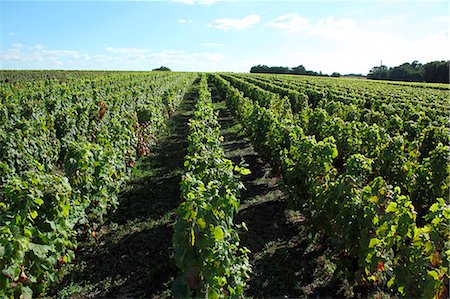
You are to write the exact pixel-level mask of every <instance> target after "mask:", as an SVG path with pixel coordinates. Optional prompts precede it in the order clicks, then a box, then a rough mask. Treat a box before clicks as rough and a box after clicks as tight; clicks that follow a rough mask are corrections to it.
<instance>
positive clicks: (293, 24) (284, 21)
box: [267, 13, 311, 31]
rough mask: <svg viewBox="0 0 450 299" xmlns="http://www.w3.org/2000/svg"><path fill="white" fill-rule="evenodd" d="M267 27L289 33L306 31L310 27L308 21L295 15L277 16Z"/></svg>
mask: <svg viewBox="0 0 450 299" xmlns="http://www.w3.org/2000/svg"><path fill="white" fill-rule="evenodd" d="M267 26H268V27H273V28H277V29H286V30H291V31H300V30H308V29H309V28H310V27H311V25H310V24H309V21H308V19H306V18H303V17H301V16H299V15H298V14H296V13H290V14H287V15H283V16H279V17H277V18H275V19H274V20H273V21H270V22H268V23H267Z"/></svg>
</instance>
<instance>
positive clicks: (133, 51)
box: [106, 47, 150, 54]
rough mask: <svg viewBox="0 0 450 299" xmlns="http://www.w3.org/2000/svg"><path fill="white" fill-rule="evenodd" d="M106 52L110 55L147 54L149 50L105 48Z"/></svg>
mask: <svg viewBox="0 0 450 299" xmlns="http://www.w3.org/2000/svg"><path fill="white" fill-rule="evenodd" d="M106 51H108V52H111V53H119V54H143V53H148V52H150V50H148V49H139V48H113V47H107V48H106Z"/></svg>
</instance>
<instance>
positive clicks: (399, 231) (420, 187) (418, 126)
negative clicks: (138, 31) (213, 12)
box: [0, 71, 450, 298]
mask: <svg viewBox="0 0 450 299" xmlns="http://www.w3.org/2000/svg"><path fill="white" fill-rule="evenodd" d="M449 92H450V87H449V85H448V84H425V83H399V82H395V83H391V82H384V81H377V82H372V81H366V80H357V79H346V78H344V79H338V78H323V77H309V76H292V75H270V74H264V75H263V74H259V75H258V74H231V73H209V74H205V73H200V74H197V73H176V72H151V73H149V72H81V71H73V72H67V71H33V72H31V71H30V72H27V71H1V72H0V120H1V122H0V137H1V138H0V271H1V274H0V298H18V297H21V296H22V297H24V298H31V297H33V298H34V297H52V298H60V297H73V298H84V297H89V298H93V297H102V298H104V297H108V298H110V297H146V298H161V297H176V298H188V297H205V298H206V297H207V298H241V297H243V296H245V297H255V298H260V297H324V296H325V297H358V296H359V297H370V296H376V297H380V296H381V297H383V296H384V297H406V298H419V297H420V298H446V297H447V296H448V290H449V285H448V282H449V260H450V224H449V223H450V205H449V202H448V201H449V192H450V190H449V187H450V163H449V156H450V146H449V144H450V143H449V142H450V129H449V111H450V102H449V100H448V99H449Z"/></svg>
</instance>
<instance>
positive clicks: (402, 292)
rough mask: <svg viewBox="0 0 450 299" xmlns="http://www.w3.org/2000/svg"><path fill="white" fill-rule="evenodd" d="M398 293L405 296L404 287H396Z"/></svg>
mask: <svg viewBox="0 0 450 299" xmlns="http://www.w3.org/2000/svg"><path fill="white" fill-rule="evenodd" d="M398 292H399V293H400V294H402V295H405V287H404V286H401V287H398Z"/></svg>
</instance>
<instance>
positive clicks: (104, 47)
mask: <svg viewBox="0 0 450 299" xmlns="http://www.w3.org/2000/svg"><path fill="white" fill-rule="evenodd" d="M449 15H450V7H449V1H417V0H416V1H395V0H385V1H367V0H359V1H338V0H326V1H325V0H316V1H303V0H298V1H274V0H272V1H251V0H247V1H232V0H228V1H227V0H223V1H220V0H219V1H217V0H167V1H95V2H92V1H20V0H18V1H4V0H0V69H78V70H85V69H88V70H151V69H153V68H156V67H159V66H167V67H169V68H170V69H172V70H174V71H233V72H249V70H250V68H251V67H252V66H254V65H257V64H266V65H269V66H288V67H295V66H298V65H303V66H305V68H306V69H308V70H313V71H317V72H319V71H321V72H323V73H327V74H331V73H332V72H339V73H341V74H348V73H361V74H367V73H368V72H369V70H370V69H371V68H372V67H373V66H378V65H380V63H383V65H387V66H396V65H399V64H401V63H404V62H412V61H414V60H417V61H419V62H421V63H426V62H430V61H434V60H449V59H450V57H449V56H450V39H449Z"/></svg>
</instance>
